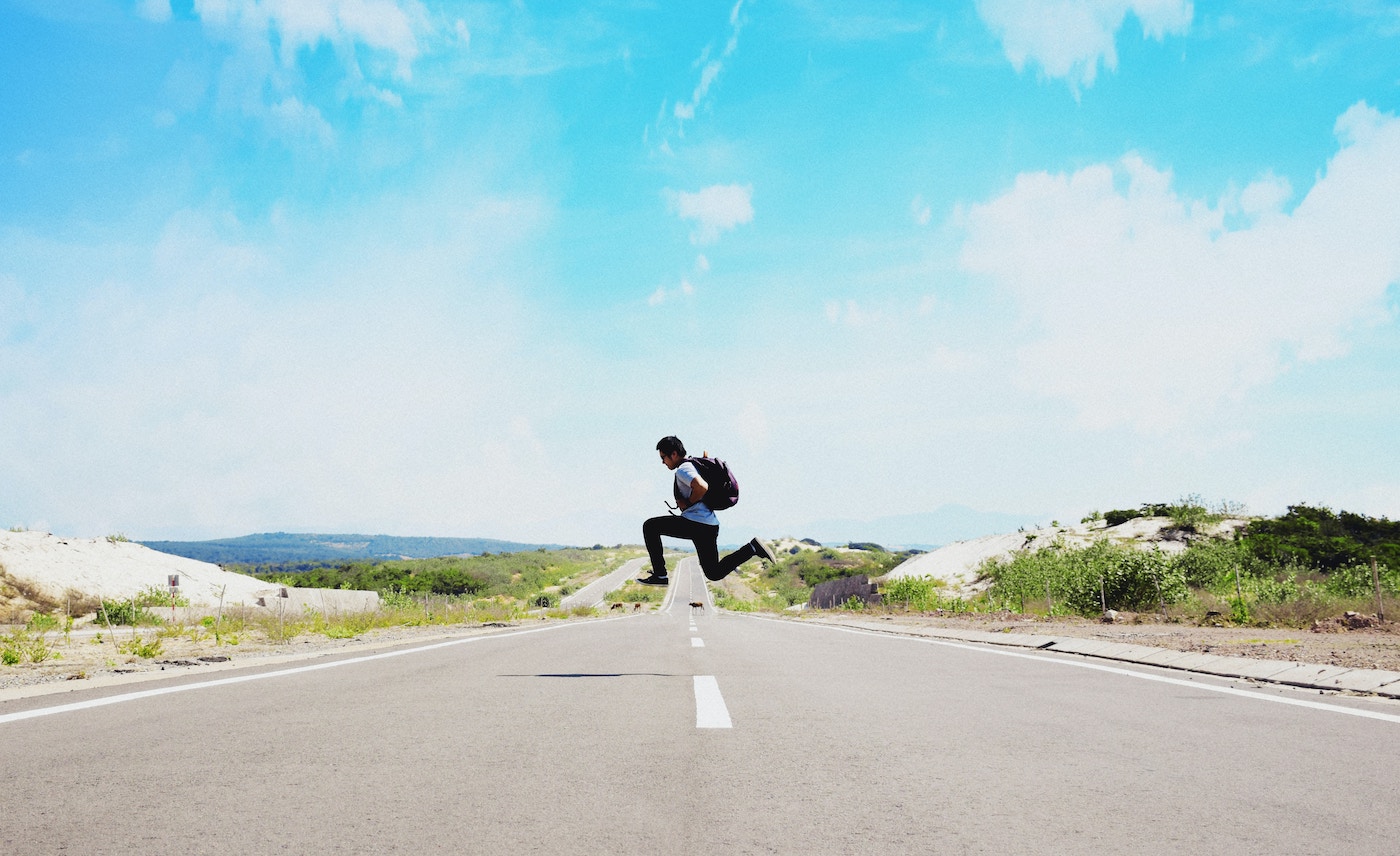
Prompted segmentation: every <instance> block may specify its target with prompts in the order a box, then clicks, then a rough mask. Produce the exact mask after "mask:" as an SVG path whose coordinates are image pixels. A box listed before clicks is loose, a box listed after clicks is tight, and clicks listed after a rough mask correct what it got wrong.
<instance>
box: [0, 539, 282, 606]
mask: <svg viewBox="0 0 1400 856" xmlns="http://www.w3.org/2000/svg"><path fill="white" fill-rule="evenodd" d="M0 568H3V570H4V572H5V575H6V576H8V577H9V578H10V579H11V580H15V581H22V582H24V583H28V584H29V585H30V586H32V587H33V588H35V589H38V590H40V591H42V592H43V593H45V594H47V595H48V596H49V597H51V598H53V599H54V600H56V601H58V602H59V603H62V602H63V600H64V598H65V596H66V595H67V594H68V593H69V592H70V591H71V592H75V593H77V594H79V595H86V596H88V597H99V598H110V599H113V600H120V599H123V598H128V597H132V596H133V595H136V594H139V593H140V592H141V591H142V590H143V589H146V588H149V587H151V586H155V587H157V588H159V589H162V590H168V588H167V581H168V579H169V576H170V575H171V574H179V575H180V594H181V595H183V596H185V597H187V598H189V601H190V604H191V605H193V606H214V605H216V604H217V603H218V602H219V591H220V589H221V588H224V587H226V590H225V592H224V603H226V604H236V603H239V602H240V601H247V602H252V601H253V600H255V599H256V598H257V596H258V593H266V592H268V591H270V590H272V589H273V586H271V585H269V584H268V583H266V582H263V581H262V580H258V579H254V578H253V577H250V576H245V575H244V574H235V573H232V572H230V571H225V570H223V569H222V568H220V567H219V566H218V565H211V564H209V563H208V562H200V561H196V560H194V559H186V558H184V557H181V556H172V555H170V554H168V553H161V552H158V551H156V550H152V549H150V548H149V547H143V546H141V545H140V544H136V543H134V542H130V541H108V540H107V539H105V538H64V537H60V536H57V535H50V534H48V533H46V532H0Z"/></svg>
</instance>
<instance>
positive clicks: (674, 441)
mask: <svg viewBox="0 0 1400 856" xmlns="http://www.w3.org/2000/svg"><path fill="white" fill-rule="evenodd" d="M656 451H658V452H660V453H661V454H663V455H670V454H672V453H679V454H680V456H681V457H682V458H684V457H685V444H684V443H682V442H681V438H679V437H662V438H661V439H660V440H659V441H658V442H657V444H656Z"/></svg>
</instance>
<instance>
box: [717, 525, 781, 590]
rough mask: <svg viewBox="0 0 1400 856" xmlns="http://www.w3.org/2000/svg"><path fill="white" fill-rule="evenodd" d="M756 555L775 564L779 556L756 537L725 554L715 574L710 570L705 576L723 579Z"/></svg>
mask: <svg viewBox="0 0 1400 856" xmlns="http://www.w3.org/2000/svg"><path fill="white" fill-rule="evenodd" d="M716 534H718V533H716ZM755 556H758V557H759V558H762V559H767V560H768V561H770V562H773V563H775V564H776V563H777V561H778V557H777V555H775V554H774V553H773V551H772V549H770V548H769V546H768V545H767V544H765V543H763V542H762V541H760V540H758V539H757V538H755V539H753V540H752V541H750V542H749V543H747V544H745V545H744V546H742V547H740V548H739V549H737V550H735V551H734V552H732V553H730V554H729V555H728V556H725V557H724V558H723V559H720V561H719V565H718V566H717V567H716V568H715V572H714V574H713V575H712V574H711V573H710V572H709V571H706V572H705V577H706V578H707V579H711V580H722V579H724V578H725V577H727V576H729V575H730V574H732V573H734V571H735V569H736V568H738V567H739V566H740V565H742V564H744V563H745V562H747V561H748V560H749V559H752V558H753V557H755Z"/></svg>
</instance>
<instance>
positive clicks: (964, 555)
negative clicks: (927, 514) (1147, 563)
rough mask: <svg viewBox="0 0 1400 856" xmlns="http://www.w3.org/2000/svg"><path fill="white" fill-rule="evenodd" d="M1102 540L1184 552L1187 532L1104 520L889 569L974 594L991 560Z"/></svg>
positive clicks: (941, 551) (976, 544) (993, 538)
mask: <svg viewBox="0 0 1400 856" xmlns="http://www.w3.org/2000/svg"><path fill="white" fill-rule="evenodd" d="M1247 524H1248V521H1247V520H1242V519H1237V518H1230V519H1227V520H1224V521H1222V522H1220V523H1217V524H1215V525H1213V526H1210V527H1207V529H1206V534H1210V535H1217V536H1226V535H1228V534H1230V533H1231V532H1232V531H1234V530H1236V529H1238V528H1240V527H1242V526H1245V525H1247ZM1101 540H1107V541H1114V542H1117V543H1119V544H1123V545H1126V546H1130V547H1134V548H1137V549H1141V550H1153V549H1157V550H1161V551H1163V552H1166V553H1179V552H1181V551H1183V550H1185V549H1186V545H1187V541H1186V538H1185V536H1182V535H1180V534H1179V533H1177V532H1175V530H1173V528H1172V520H1171V518H1169V517H1138V518H1136V519H1133V520H1129V521H1127V522H1126V523H1121V524H1119V525H1118V526H1113V527H1105V526H1104V524H1103V521H1101V520H1100V521H1097V522H1094V523H1079V524H1076V525H1074V526H1058V527H1055V526H1049V527H1045V528H1042V529H1027V530H1026V531H1024V532H1013V533H1011V534H1007V535H987V536H984V537H982V538H973V539H971V540H969V541H957V542H955V543H952V544H949V545H947V546H946V547H940V548H938V549H937V550H934V551H932V552H929V553H924V554H922V555H919V556H915V557H913V558H912V559H910V560H908V561H907V562H904V563H903V564H901V565H900V566H899V567H897V568H895V569H894V570H892V571H890V572H889V574H888V576H887V578H888V579H898V578H900V577H933V578H934V579H940V580H943V581H944V582H945V583H947V585H948V587H949V588H950V590H952V591H961V592H964V593H970V592H974V591H977V590H978V589H980V588H984V587H985V584H982V585H978V584H977V582H976V580H977V569H978V567H980V566H981V565H982V563H983V562H985V561H987V560H988V559H992V558H998V559H1002V558H1007V557H1009V556H1011V555H1012V554H1013V553H1018V552H1021V551H1023V550H1039V549H1040V548H1042V547H1048V546H1049V545H1051V544H1054V543H1057V542H1058V543H1060V544H1063V545H1064V546H1066V547H1088V546H1089V545H1090V544H1093V543H1094V542H1095V541H1101Z"/></svg>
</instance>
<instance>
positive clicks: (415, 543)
mask: <svg viewBox="0 0 1400 856" xmlns="http://www.w3.org/2000/svg"><path fill="white" fill-rule="evenodd" d="M141 543H142V544H143V545H145V546H147V547H150V548H151V549H152V550H159V551H160V552H162V553H170V554H173V555H176V556H184V557H186V558H189V559H198V560H200V561H202V562H212V563H214V564H216V565H230V564H245V565H265V564H274V563H277V562H333V561H337V560H351V559H431V558H433V557H435V556H458V555H468V554H469V555H473V556H476V555H480V554H482V553H515V552H520V551H522V550H536V549H539V548H540V547H544V548H545V549H556V548H558V547H560V546H561V545H559V544H524V543H521V542H518V541H497V540H495V539H492V538H409V537H400V536H397V535H308V534H296V533H290V532H270V533H264V534H261V535H244V536H241V537H239V538H220V539H217V540H214V541H142V542H141Z"/></svg>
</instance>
